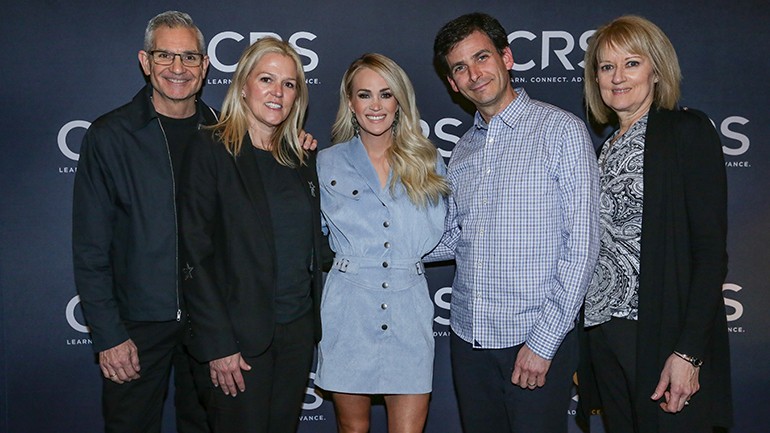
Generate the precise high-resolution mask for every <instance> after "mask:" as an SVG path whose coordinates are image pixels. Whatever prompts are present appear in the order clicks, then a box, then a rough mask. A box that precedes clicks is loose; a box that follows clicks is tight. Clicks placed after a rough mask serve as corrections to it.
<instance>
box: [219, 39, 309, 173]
mask: <svg viewBox="0 0 770 433" xmlns="http://www.w3.org/2000/svg"><path fill="white" fill-rule="evenodd" d="M269 53H277V54H281V55H284V56H286V57H289V58H290V59H291V60H292V61H293V62H294V65H295V66H296V68H297V83H296V91H297V98H296V99H295V100H294V104H293V105H292V107H291V111H290V112H289V115H288V116H287V117H286V120H284V121H283V122H282V123H281V124H280V125H279V126H278V127H277V128H276V129H275V132H274V133H273V137H272V139H271V144H272V146H271V152H272V154H273V156H274V157H275V159H276V161H278V163H280V164H281V165H284V166H286V167H295V166H296V164H297V162H298V163H300V164H304V163H305V158H306V157H307V153H306V151H305V150H304V149H302V144H301V143H300V142H299V138H298V136H299V130H300V129H301V128H302V124H303V123H304V121H305V111H306V110H307V105H308V90H307V84H306V83H305V72H304V71H303V69H302V62H301V61H300V59H299V55H298V54H297V52H296V51H295V50H294V48H292V47H291V45H289V43H288V42H285V41H281V40H279V39H276V38H272V37H266V38H263V39H260V40H258V41H256V42H254V43H253V44H252V45H251V46H249V47H248V48H246V50H245V51H244V52H243V54H241V58H240V59H239V60H238V67H237V68H236V69H235V73H234V74H233V78H232V80H233V81H232V82H231V83H230V87H229V88H228V89H227V94H226V95H225V99H224V101H223V102H222V116H221V118H220V120H219V122H218V123H217V124H216V125H214V126H212V129H213V130H214V132H215V134H216V135H217V136H218V137H219V139H220V140H221V141H222V143H223V144H224V145H225V147H226V148H227V151H228V152H229V153H230V154H231V155H233V156H238V155H239V154H240V152H241V146H242V145H243V137H244V136H245V135H246V134H247V133H248V131H249V121H248V119H249V107H248V106H247V105H246V101H245V100H244V99H243V97H242V96H241V92H242V91H243V88H244V86H246V82H247V80H248V77H249V74H250V73H251V71H252V70H253V69H254V67H255V66H256V65H257V63H259V61H260V60H262V58H263V57H264V56H265V55H266V54H269Z"/></svg>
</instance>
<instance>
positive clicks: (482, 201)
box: [481, 199, 489, 204]
mask: <svg viewBox="0 0 770 433" xmlns="http://www.w3.org/2000/svg"><path fill="white" fill-rule="evenodd" d="M488 202H489V201H488V200H487V199H483V200H481V204H487V203H488Z"/></svg>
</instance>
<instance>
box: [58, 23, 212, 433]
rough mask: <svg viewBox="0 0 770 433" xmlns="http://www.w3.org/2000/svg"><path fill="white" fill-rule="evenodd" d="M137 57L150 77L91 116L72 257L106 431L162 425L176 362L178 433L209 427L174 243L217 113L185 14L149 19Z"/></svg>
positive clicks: (199, 39)
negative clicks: (189, 167)
mask: <svg viewBox="0 0 770 433" xmlns="http://www.w3.org/2000/svg"><path fill="white" fill-rule="evenodd" d="M139 62H140V63H141V66H142V69H143V71H144V73H145V74H146V75H147V76H148V78H149V83H148V84H147V86H145V88H144V89H142V90H141V91H140V92H139V93H138V94H137V95H136V96H135V97H134V99H133V100H132V101H131V102H129V103H128V104H126V105H124V106H122V107H120V108H118V109H116V110H114V111H112V112H110V113H107V114H105V115H104V116H102V117H100V118H99V119H97V120H96V121H94V122H93V124H92V125H91V127H90V128H89V130H88V132H87V133H86V135H85V137H84V139H83V144H82V146H81V150H80V161H79V164H78V172H77V175H76V176H75V187H74V197H73V230H72V244H73V259H74V270H75V282H76V285H77V289H78V293H79V294H80V301H81V305H82V307H83V313H84V315H85V318H86V320H87V322H88V324H89V326H90V328H91V337H92V341H93V347H94V350H95V351H96V352H97V353H98V358H99V366H100V367H101V370H102V374H103V376H104V379H103V387H102V407H103V411H104V419H105V425H106V431H107V432H136V433H139V432H141V433H145V432H160V427H161V412H162V408H163V402H164V399H165V394H166V391H167V389H168V381H169V376H170V373H169V371H170V370H171V368H172V366H173V369H174V372H175V374H174V382H175V385H176V393H175V396H176V398H175V404H176V423H177V431H179V432H207V431H208V427H207V424H206V414H205V411H204V409H203V407H202V406H201V405H200V403H199V402H198V399H197V394H196V392H195V389H194V387H193V382H192V374H191V370H190V364H189V363H188V362H189V358H188V355H187V353H186V352H185V350H184V348H183V345H182V338H183V335H184V334H183V332H184V328H185V325H186V323H185V322H186V318H185V311H184V305H183V304H182V294H181V293H180V288H179V286H180V279H181V278H184V276H183V275H180V271H181V268H182V265H181V263H180V259H179V243H178V239H177V219H176V213H177V210H176V203H175V201H176V192H177V179H178V177H177V176H178V173H179V169H180V166H181V162H182V158H183V155H184V151H185V148H186V147H187V146H188V144H189V143H190V142H191V141H193V140H196V139H197V136H198V129H199V128H200V127H201V126H202V125H211V124H213V123H215V122H216V121H217V118H216V114H215V112H214V111H213V110H212V109H211V108H209V107H208V106H206V104H204V103H203V102H202V101H201V100H200V99H197V96H198V93H199V92H200V89H201V86H202V84H203V78H204V77H205V75H206V70H207V68H208V65H209V59H208V56H206V48H205V44H204V40H203V34H202V33H201V31H200V30H199V29H198V28H197V27H196V26H195V24H194V23H193V21H192V19H191V18H190V16H189V15H187V14H185V13H182V12H176V11H168V12H164V13H161V14H159V15H157V16H156V17H154V18H153V19H151V20H150V22H149V23H148V25H147V29H146V31H145V36H144V49H143V50H141V51H139Z"/></svg>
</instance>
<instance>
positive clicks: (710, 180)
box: [578, 108, 732, 433]
mask: <svg viewBox="0 0 770 433" xmlns="http://www.w3.org/2000/svg"><path fill="white" fill-rule="evenodd" d="M643 176H644V212H643V215H642V237H641V258H640V277H639V320H638V336H637V347H638V351H637V377H636V389H637V396H636V400H637V412H638V413H639V415H640V427H641V432H643V433H648V432H649V433H656V432H658V431H661V430H663V431H669V430H670V429H669V428H667V426H666V424H667V423H668V422H670V421H671V420H673V416H672V415H670V414H668V413H666V412H663V410H662V409H660V407H659V406H658V402H655V401H652V400H650V395H652V392H653V391H654V390H655V387H656V385H657V383H658V380H659V379H660V373H661V370H662V369H663V365H664V363H665V361H666V359H667V358H668V357H669V356H670V355H671V354H672V352H674V351H678V352H680V353H686V354H688V355H692V356H695V357H698V358H700V359H702V360H703V361H704V363H703V366H702V367H701V371H700V375H699V382H700V386H701V388H700V391H699V392H698V393H696V394H695V395H694V396H693V397H692V399H691V401H690V405H689V406H688V407H687V408H686V409H685V410H687V411H696V412H697V413H698V414H697V415H698V417H699V418H700V417H704V418H708V419H710V420H711V422H712V424H713V425H715V426H723V427H729V426H730V425H731V424H732V394H731V390H730V351H729V342H728V335H727V320H726V314H725V307H724V298H723V297H722V283H723V282H724V279H725V276H726V274H727V252H726V237H727V181H726V175H725V165H724V157H723V154H722V145H721V143H720V141H719V136H718V135H717V133H716V131H715V130H714V127H713V126H712V125H711V123H710V121H709V119H708V118H707V117H706V115H705V114H703V113H701V112H699V111H696V110H686V109H685V110H678V111H670V110H664V109H655V108H653V109H651V110H650V114H649V117H648V123H647V133H646V136H645V149H644V174H643ZM581 334H583V335H582V336H581V360H580V366H579V368H578V378H579V395H580V403H579V406H580V408H579V411H578V412H579V416H580V417H582V418H581V420H582V421H583V422H586V423H587V419H588V418H587V417H588V416H589V415H590V413H591V411H592V410H593V409H596V408H599V407H600V406H601V402H600V400H599V396H598V393H597V391H596V385H595V383H594V377H593V368H592V365H591V362H590V354H589V353H588V345H587V344H586V341H585V332H582V333H581Z"/></svg>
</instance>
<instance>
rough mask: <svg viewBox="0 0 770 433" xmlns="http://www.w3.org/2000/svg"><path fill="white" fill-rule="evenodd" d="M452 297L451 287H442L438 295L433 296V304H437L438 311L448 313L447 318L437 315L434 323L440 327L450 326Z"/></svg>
mask: <svg viewBox="0 0 770 433" xmlns="http://www.w3.org/2000/svg"><path fill="white" fill-rule="evenodd" d="M451 296H452V288H451V287H442V288H440V289H438V290H436V293H435V294H434V295H433V303H434V304H436V309H437V310H444V311H446V317H443V316H441V315H437V316H436V317H434V318H433V321H434V322H436V323H438V324H439V325H444V326H449V307H450V302H449V301H450V297H451Z"/></svg>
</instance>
